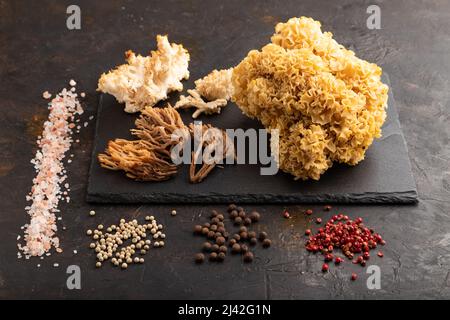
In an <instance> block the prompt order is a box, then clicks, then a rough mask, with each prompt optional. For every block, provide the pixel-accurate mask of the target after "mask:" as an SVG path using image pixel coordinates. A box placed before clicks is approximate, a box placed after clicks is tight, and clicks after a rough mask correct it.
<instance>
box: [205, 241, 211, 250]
mask: <svg viewBox="0 0 450 320" xmlns="http://www.w3.org/2000/svg"><path fill="white" fill-rule="evenodd" d="M211 247H212V244H211V242H205V243H204V244H203V250H204V251H206V252H209V251H211Z"/></svg>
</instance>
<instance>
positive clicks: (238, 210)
mask: <svg viewBox="0 0 450 320" xmlns="http://www.w3.org/2000/svg"><path fill="white" fill-rule="evenodd" d="M236 210H237V212H242V211H244V208H242V207H237V208H236Z"/></svg>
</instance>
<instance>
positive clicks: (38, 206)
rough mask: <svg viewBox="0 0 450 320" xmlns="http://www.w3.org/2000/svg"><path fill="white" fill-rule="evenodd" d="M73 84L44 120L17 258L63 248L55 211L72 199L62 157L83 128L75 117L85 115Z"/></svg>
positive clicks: (50, 108) (46, 96) (46, 93)
mask: <svg viewBox="0 0 450 320" xmlns="http://www.w3.org/2000/svg"><path fill="white" fill-rule="evenodd" d="M70 85H71V86H72V88H71V89H70V90H67V89H64V90H63V91H61V92H60V93H59V94H57V95H56V97H55V98H54V99H53V100H52V101H51V103H49V106H48V109H49V110H50V114H49V117H48V120H47V121H46V122H45V123H44V130H43V133H42V136H41V137H38V140H37V144H38V147H39V149H38V150H37V152H36V155H35V158H34V159H33V160H31V163H32V164H33V165H34V168H35V169H36V173H37V175H36V177H35V178H34V179H33V187H32V188H31V192H30V194H29V195H27V197H26V199H27V201H30V202H31V204H30V205H29V206H27V207H26V208H25V210H26V211H27V213H28V214H29V215H30V217H31V220H30V223H29V224H26V225H24V226H23V228H22V229H25V232H24V234H25V235H24V240H25V242H26V244H25V245H24V246H22V245H21V244H18V248H19V252H18V258H21V257H22V253H23V254H24V255H25V257H26V258H29V257H30V256H42V255H44V254H45V253H48V251H49V250H50V249H51V248H52V247H55V248H56V249H57V251H61V249H59V238H58V237H57V236H56V231H57V226H56V220H57V218H56V216H55V214H56V213H57V212H59V209H58V205H59V202H60V201H64V200H65V201H66V202H69V201H70V197H69V196H68V191H69V190H70V189H69V184H68V183H67V182H65V181H66V179H67V175H66V170H65V168H64V163H63V160H64V158H65V154H66V152H67V151H68V150H69V149H70V147H71V144H72V142H73V139H72V134H73V130H74V129H76V131H77V132H79V129H80V128H81V127H80V126H77V125H76V121H75V117H76V116H79V115H81V114H83V108H82V107H81V105H80V102H79V100H78V95H77V94H76V93H75V91H76V89H75V85H76V82H75V81H73V80H71V81H70ZM43 97H44V98H46V99H50V97H51V94H50V93H48V92H44V93H43ZM77 121H79V120H77ZM67 162H68V163H70V162H72V160H70V159H69V160H68V161H67ZM18 240H20V236H19V237H18Z"/></svg>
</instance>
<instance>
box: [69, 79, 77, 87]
mask: <svg viewBox="0 0 450 320" xmlns="http://www.w3.org/2000/svg"><path fill="white" fill-rule="evenodd" d="M69 84H70V85H71V86H72V87H75V86H76V85H77V83H76V81H75V80H73V79H71V80H70V81H69Z"/></svg>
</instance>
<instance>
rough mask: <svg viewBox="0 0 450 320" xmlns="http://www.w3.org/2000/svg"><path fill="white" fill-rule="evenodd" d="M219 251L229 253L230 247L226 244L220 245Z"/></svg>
mask: <svg viewBox="0 0 450 320" xmlns="http://www.w3.org/2000/svg"><path fill="white" fill-rule="evenodd" d="M219 251H220V252H223V253H227V252H228V248H227V247H226V246H220V248H219Z"/></svg>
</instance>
